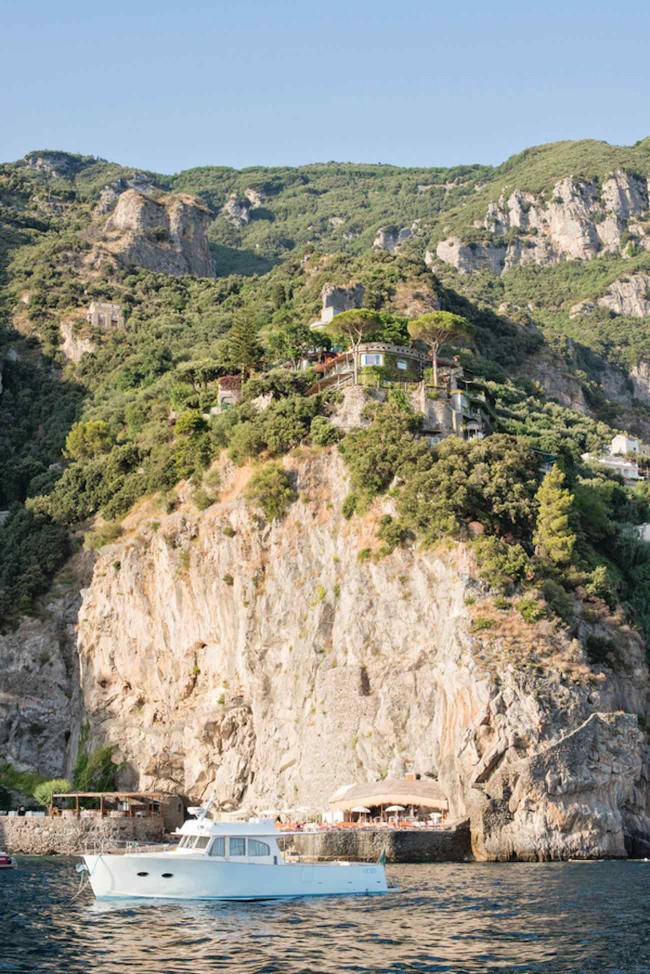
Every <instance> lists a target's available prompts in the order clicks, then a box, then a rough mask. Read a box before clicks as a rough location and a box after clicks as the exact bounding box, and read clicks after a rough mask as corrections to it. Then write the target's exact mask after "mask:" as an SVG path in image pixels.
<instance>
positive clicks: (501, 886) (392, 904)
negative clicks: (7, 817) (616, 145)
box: [0, 859, 650, 974]
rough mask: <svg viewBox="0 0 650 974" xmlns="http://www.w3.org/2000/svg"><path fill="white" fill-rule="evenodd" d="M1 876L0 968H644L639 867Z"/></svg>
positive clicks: (647, 967) (143, 973)
mask: <svg viewBox="0 0 650 974" xmlns="http://www.w3.org/2000/svg"><path fill="white" fill-rule="evenodd" d="M20 866H21V868H20V870H18V871H16V872H13V873H12V874H10V875H9V874H4V875H0V911H1V912H0V974H4V972H20V974H23V972H30V974H32V972H36V971H38V972H49V971H57V972H70V974H76V972H84V974H85V972H87V971H92V972H93V974H114V972H115V974H117V972H119V974H124V972H125V971H136V972H138V974H181V972H186V971H187V972H189V971H192V974H202V972H204V971H206V972H207V971H236V972H237V974H267V972H268V974H271V972H278V974H298V972H300V974H303V972H306V971H309V972H314V974H328V972H340V971H346V972H348V971H349V972H373V974H375V972H391V974H396V972H407V971H408V972H412V971H426V972H429V971H435V972H443V971H444V972H453V974H470V972H471V974H475V972H476V974H478V972H479V971H480V972H481V974H491V972H504V971H518V972H519V971H520V972H545V974H565V972H566V974H569V972H571V974H582V972H584V974H605V972H608V974H614V972H620V974H648V972H650V940H649V937H650V934H649V933H648V922H647V920H648V907H649V906H650V896H649V894H650V863H584V864H565V865H546V864H540V865H524V864H508V865H432V866H402V867H393V868H392V869H391V870H389V872H390V878H391V880H392V881H394V882H397V883H398V884H399V886H400V891H399V892H396V893H393V894H390V895H388V896H383V897H367V898H365V897H364V898H361V897H359V898H350V899H306V900H292V901H285V902H268V903H239V904H233V903H195V904H187V903H159V902H153V901H151V902H146V903H143V902H138V903H137V904H136V903H134V902H115V903H111V902H105V903H100V902H97V901H95V900H94V899H92V896H91V894H90V893H89V892H88V891H86V892H84V893H83V894H82V895H81V896H80V897H79V898H77V899H74V900H73V899H72V897H73V896H74V894H75V892H76V890H77V885H78V877H77V874H76V873H75V872H74V868H73V862H72V860H63V859H22V860H21V863H20Z"/></svg>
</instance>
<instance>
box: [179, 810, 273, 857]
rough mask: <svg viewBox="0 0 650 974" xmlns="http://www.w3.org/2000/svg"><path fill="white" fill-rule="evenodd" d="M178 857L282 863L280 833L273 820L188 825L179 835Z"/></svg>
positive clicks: (190, 822) (206, 822) (200, 822)
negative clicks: (279, 842) (279, 843)
mask: <svg viewBox="0 0 650 974" xmlns="http://www.w3.org/2000/svg"><path fill="white" fill-rule="evenodd" d="M176 834H177V835H180V842H179V843H178V845H177V846H176V849H175V850H174V851H175V853H176V854H181V855H184V856H185V855H189V854H198V855H204V856H213V857H214V858H216V859H224V860H228V861H235V862H252V863H267V864H269V863H271V864H274V865H277V863H278V862H279V861H280V860H281V858H282V857H281V854H280V850H279V848H278V838H277V832H276V830H275V828H274V827H273V822H272V821H271V820H270V819H265V820H262V821H260V822H212V821H209V820H206V819H203V820H198V821H196V820H195V821H189V822H186V823H185V824H184V825H183V827H182V828H181V829H179V830H178V832H177V833H176Z"/></svg>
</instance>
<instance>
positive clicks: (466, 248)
mask: <svg viewBox="0 0 650 974" xmlns="http://www.w3.org/2000/svg"><path fill="white" fill-rule="evenodd" d="M506 254H507V246H506V244H505V243H504V244H490V243H486V244H482V243H477V244H464V243H463V242H462V240H461V239H460V237H450V238H449V239H448V240H441V241H440V243H439V244H438V246H437V247H436V255H437V256H438V257H439V258H440V260H442V261H444V262H445V264H452V265H453V266H454V267H455V268H456V269H457V270H459V271H460V272H461V273H463V274H466V273H467V272H468V271H477V270H489V271H492V273H493V274H501V273H502V271H503V270H504V268H505V264H506Z"/></svg>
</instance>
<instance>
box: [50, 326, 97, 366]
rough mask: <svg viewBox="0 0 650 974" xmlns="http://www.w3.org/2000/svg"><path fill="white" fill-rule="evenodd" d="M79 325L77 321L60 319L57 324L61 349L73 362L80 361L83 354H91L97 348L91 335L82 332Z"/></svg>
mask: <svg viewBox="0 0 650 974" xmlns="http://www.w3.org/2000/svg"><path fill="white" fill-rule="evenodd" d="M80 325H81V323H80V322H79V321H62V322H61V324H60V325H59V331H60V333H61V339H62V341H61V351H62V352H63V354H64V355H65V357H66V358H67V359H69V361H71V362H74V363H75V364H78V363H79V362H80V361H81V358H82V356H83V355H91V354H92V353H93V352H94V351H95V350H96V348H97V344H96V342H95V339H94V338H93V337H92V335H88V334H84V332H83V331H82V330H80ZM81 327H83V326H81Z"/></svg>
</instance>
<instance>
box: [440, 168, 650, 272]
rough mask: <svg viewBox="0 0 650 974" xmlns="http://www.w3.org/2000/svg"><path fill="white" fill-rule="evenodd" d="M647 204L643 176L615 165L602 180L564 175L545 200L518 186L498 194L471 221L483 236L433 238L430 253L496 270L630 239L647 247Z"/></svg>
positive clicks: (460, 265)
mask: <svg viewBox="0 0 650 974" xmlns="http://www.w3.org/2000/svg"><path fill="white" fill-rule="evenodd" d="M648 206H649V203H648V185H647V180H645V179H644V178H642V177H641V176H638V175H637V174H635V173H628V172H624V171H623V170H622V169H619V170H617V171H616V172H613V173H610V175H609V176H608V177H607V178H606V179H605V180H604V182H603V183H602V186H599V185H598V184H597V183H596V182H592V181H589V180H580V179H576V178H574V177H573V176H567V177H566V178H564V179H561V180H559V182H557V183H556V185H555V187H554V188H553V192H552V193H551V198H550V199H549V200H548V201H547V200H544V199H543V198H542V197H541V196H535V195H533V194H532V193H526V192H522V191H521V190H518V189H517V190H514V192H512V193H511V194H510V196H509V197H508V198H507V199H506V198H505V195H502V196H501V197H500V198H499V200H498V201H497V202H492V203H490V204H489V206H488V208H487V211H486V214H485V218H484V220H483V221H482V223H481V222H479V223H478V224H477V226H476V227H475V229H478V230H479V231H480V230H483V231H485V234H486V238H485V239H484V240H481V239H479V240H478V241H474V242H472V243H466V242H464V241H463V240H462V238H461V237H458V236H454V237H449V238H448V239H446V240H442V241H440V243H438V245H437V248H436V254H437V257H438V258H439V259H440V260H442V261H444V262H445V263H447V264H452V265H453V266H454V267H456V268H457V269H458V270H460V271H461V272H467V271H472V270H483V269H485V268H487V269H488V270H490V271H492V273H494V274H501V273H502V272H503V271H506V270H509V269H510V268H512V267H516V266H525V265H526V264H540V265H546V264H555V263H557V262H558V261H560V260H562V259H571V260H590V259H591V258H592V257H595V256H596V255H597V254H599V253H612V254H621V253H623V252H624V251H625V249H626V247H627V246H628V244H629V243H630V242H632V243H634V244H636V245H637V246H640V247H642V248H644V249H646V250H647V249H649V248H650V237H649V236H648V235H647V228H646V224H645V222H644V218H645V217H646V216H647V211H648ZM499 238H503V239H499Z"/></svg>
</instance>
